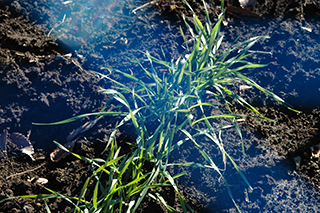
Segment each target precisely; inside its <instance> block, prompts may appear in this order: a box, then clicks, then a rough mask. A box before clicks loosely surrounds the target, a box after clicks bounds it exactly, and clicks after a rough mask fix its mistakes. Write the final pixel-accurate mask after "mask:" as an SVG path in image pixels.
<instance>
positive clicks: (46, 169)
mask: <svg viewBox="0 0 320 213" xmlns="http://www.w3.org/2000/svg"><path fill="white" fill-rule="evenodd" d="M257 2H258V3H257V6H256V7H255V9H254V10H253V11H254V12H256V13H257V14H260V15H261V16H262V17H267V18H281V19H286V18H291V19H297V20H303V19H308V18H313V19H318V20H319V18H320V12H319V11H320V10H319V9H320V4H318V3H317V2H315V1H305V2H304V3H301V2H300V1H298V0H294V1H292V0H281V1H264V0H263V1H257ZM0 3H1V7H0V63H1V70H0V131H2V130H4V129H6V130H8V132H9V134H10V133H11V134H12V133H14V132H19V133H21V134H23V135H25V136H27V135H28V134H29V135H30V141H31V142H32V143H33V146H34V148H35V155H34V157H35V159H36V160H35V161H32V160H31V159H30V158H29V156H27V155H24V154H22V153H20V151H19V150H17V148H16V147H15V145H14V144H13V143H12V141H11V139H10V138H9V139H8V147H7V153H1V155H2V158H1V159H0V160H1V164H0V167H1V174H2V175H1V177H0V200H1V199H4V198H7V197H11V196H17V195H24V194H40V193H47V191H46V190H45V189H44V186H45V187H47V188H50V189H54V190H55V191H57V192H59V193H61V194H64V195H72V196H77V195H79V193H80V191H81V187H82V184H83V183H84V181H85V180H86V178H87V177H88V176H89V175H91V173H90V165H88V164H86V163H84V162H82V161H80V160H77V159H75V158H74V157H72V156H69V157H67V158H65V159H64V160H62V161H60V162H58V163H53V162H51V161H50V158H49V153H50V151H51V150H53V149H54V148H55V145H54V143H53V140H55V141H58V142H61V143H63V142H65V140H66V138H67V136H68V135H69V133H70V132H71V131H72V130H73V129H76V128H77V127H79V126H80V125H82V124H83V123H85V122H86V121H88V118H85V119H83V120H79V121H77V122H73V123H71V124H68V125H58V126H35V125H32V123H33V122H54V121H60V120H63V119H66V118H70V117H72V116H75V115H79V114H82V113H87V112H94V111H98V110H99V109H101V107H102V106H103V105H104V104H105V103H106V102H107V100H108V97H106V96H103V95H101V94H99V93H98V92H97V91H98V89H99V86H101V85H103V86H105V85H108V84H109V85H110V83H108V82H104V81H103V80H101V79H99V78H98V77H97V76H95V75H93V74H92V73H90V72H88V71H86V70H89V69H92V70H101V66H107V67H114V68H120V69H121V70H124V71H125V72H127V73H132V72H133V70H135V66H134V65H132V63H130V62H129V60H126V57H129V58H133V59H134V58H141V57H142V54H141V53H139V52H137V51H136V50H141V51H146V50H148V51H150V52H151V53H152V54H153V55H155V56H159V57H160V56H161V49H159V48H160V47H162V48H163V49H164V51H165V53H166V55H167V57H168V58H177V57H178V56H179V54H181V53H183V49H182V48H181V44H182V42H183V41H182V39H181V36H180V33H179V24H181V25H182V19H181V13H184V14H187V15H188V14H189V13H188V10H187V9H186V6H185V5H184V4H183V3H182V2H181V1H168V0H161V1H160V0H158V3H157V4H156V5H155V4H154V5H152V6H151V8H148V10H147V9H146V10H144V11H143V12H144V14H143V15H140V14H139V15H137V16H136V17H133V18H132V17H131V18H130V17H128V15H129V14H130V11H132V9H135V8H136V7H138V6H140V5H142V4H144V3H146V1H135V2H134V3H132V2H130V1H129V4H125V5H123V6H122V10H121V11H122V13H121V16H115V17H114V19H115V20H114V22H113V25H112V26H110V27H109V28H108V30H109V31H110V33H109V34H108V35H107V36H106V35H105V34H103V33H104V32H101V34H99V33H97V34H95V35H94V36H93V37H95V39H96V40H95V42H94V43H92V41H91V40H90V39H91V38H88V39H87V40H84V41H83V40H81V39H80V38H79V37H80V36H78V37H77V36H72V35H67V36H65V34H66V33H65V34H63V32H62V33H61V34H59V33H57V34H56V35H57V37H58V38H59V39H58V40H57V39H54V38H53V35H54V32H53V33H52V34H51V38H50V37H48V34H49V32H50V30H51V29H52V25H49V23H50V22H51V23H58V18H55V16H50V13H52V12H50V11H57V10H59V8H60V9H61V7H62V9H63V8H64V7H68V6H62V5H61V3H56V2H53V5H51V7H53V8H54V9H53V10H49V9H48V8H46V7H42V6H43V5H49V4H46V1H37V2H33V1H0ZM189 3H190V4H191V6H192V7H193V8H194V9H195V10H196V11H197V13H199V14H202V15H203V14H204V13H203V7H202V4H201V2H200V1H190V2H189ZM208 5H209V11H210V13H211V14H212V16H213V17H214V16H215V15H216V14H218V13H219V12H220V2H219V1H212V2H210V3H209V4H208ZM226 5H227V6H239V3H238V2H237V1H228V2H226ZM110 7H111V6H110ZM37 17H42V18H41V19H44V18H45V17H46V18H47V20H46V21H45V22H41V23H40V21H39V20H38V21H37V22H39V23H37V22H35V21H34V20H36V18H37ZM60 18H61V17H60ZM160 18H161V19H163V21H161V22H159V21H157V20H158V19H160ZM226 19H227V21H228V22H229V23H232V21H233V19H241V20H242V19H248V17H239V15H237V14H234V13H229V14H227V17H226ZM119 20H120V21H119ZM121 20H122V21H121ZM249 21H251V20H250V17H249ZM34 22H35V23H34ZM50 26H51V27H50ZM155 34H157V35H159V36H158V37H154V36H153V35H155ZM142 35H143V37H142ZM59 36H60V37H59ZM127 37H128V38H130V39H129V41H128V42H123V41H124V38H127ZM62 39H65V40H64V41H63V42H62ZM79 39H80V41H79ZM65 42H66V43H68V42H69V43H72V45H73V46H72V48H70V47H69V48H66V47H65V46H64V45H63V44H64V43H65ZM75 49H76V50H77V51H74V50H75ZM105 50H108V51H105ZM70 52H71V54H69V53H70ZM80 54H82V55H84V56H85V58H84V59H83V58H82V57H80V56H79V55H80ZM133 74H134V75H136V76H139V77H141V78H143V76H141V73H136V72H135V71H134V73H133ZM265 75H267V76H268V75H273V74H272V73H270V74H268V73H265ZM114 77H115V78H120V77H119V76H114ZM275 92H276V91H275ZM251 93H253V94H251ZM255 96H259V94H254V91H251V92H249V91H248V92H247V93H246V98H248V99H249V100H252V101H255V99H254V98H252V97H255ZM257 106H258V107H259V110H260V112H261V113H262V114H263V115H264V116H266V117H269V118H272V119H274V122H269V121H262V120H256V119H248V120H246V122H245V125H246V130H245V131H249V129H250V131H251V132H255V133H257V134H258V135H259V137H260V138H263V139H264V146H265V147H271V148H272V149H275V150H276V151H277V153H278V154H279V155H281V156H283V157H284V158H287V159H290V160H291V162H292V164H293V165H295V163H294V162H295V161H294V159H297V158H296V157H297V156H299V157H300V158H301V160H300V161H299V165H297V166H296V170H297V171H298V172H301V174H305V175H306V177H307V178H308V179H309V181H310V182H311V183H312V184H314V185H315V186H316V187H320V181H319V180H320V172H319V171H320V170H319V161H320V156H319V154H318V150H319V147H318V146H316V145H318V144H319V139H320V138H319V137H320V136H319V125H320V123H319V116H320V111H319V110H318V109H307V110H304V111H303V113H301V114H299V115H297V114H296V113H293V112H291V111H289V110H286V109H285V108H284V107H282V106H277V105H274V106H268V107H266V106H263V105H261V104H257ZM235 111H236V112H240V113H248V112H247V111H245V110H244V109H241V108H240V107H237V108H236V109H235ZM116 121H117V118H113V117H104V118H103V119H101V120H100V121H99V122H98V123H97V125H96V126H95V128H93V129H92V130H90V131H88V132H86V133H84V134H83V135H82V137H81V138H80V139H79V140H78V141H77V142H76V145H75V148H74V151H75V152H76V153H79V154H81V155H84V156H87V157H103V156H101V150H103V149H104V143H103V142H101V141H106V140H107V139H108V136H109V134H110V132H111V131H112V130H113V127H114V124H115V123H116ZM231 134H232V133H231ZM119 137H120V139H122V141H127V140H130V133H128V130H127V129H124V130H123V131H122V132H121V133H120V134H119ZM120 141H121V140H120ZM180 151H181V152H182V153H183V155H185V156H186V157H185V160H188V157H187V156H188V155H191V154H192V153H193V152H194V150H192V149H190V150H180ZM240 151H241V148H240ZM38 178H46V179H47V180H48V183H47V184H45V185H41V184H39V183H37V180H38ZM191 185H192V184H191ZM192 191H193V190H192V187H185V188H184V190H182V193H183V195H184V196H185V198H186V199H187V202H189V203H190V204H192V206H193V207H194V208H195V210H196V211H197V212H205V210H203V209H201V205H200V204H199V202H198V199H200V198H201V199H202V200H205V201H206V202H214V200H215V199H214V198H211V197H210V198H209V197H206V195H205V194H201V195H199V194H198V195H197V194H195V193H192ZM161 193H163V195H164V197H165V198H169V199H168V200H169V201H170V202H171V203H170V205H172V206H174V207H175V208H177V209H180V207H179V204H178V198H177V196H176V195H175V194H174V193H173V191H172V190H171V189H164V190H163V191H161ZM47 202H48V205H49V207H50V209H51V211H53V212H67V211H68V210H70V209H71V208H72V206H71V205H70V204H69V203H67V202H66V201H63V200H59V199H58V200H56V199H52V200H47ZM252 209H253V210H254V207H252ZM151 210H152V211H153V212H165V210H164V209H163V207H162V206H161V205H160V204H158V203H155V202H154V201H152V200H151V199H150V200H146V202H145V203H143V204H142V206H141V209H139V212H150V211H151ZM0 212H45V209H44V205H43V201H42V200H41V199H16V200H12V201H9V202H5V203H4V204H3V205H1V206H0ZM253 212H254V211H253Z"/></svg>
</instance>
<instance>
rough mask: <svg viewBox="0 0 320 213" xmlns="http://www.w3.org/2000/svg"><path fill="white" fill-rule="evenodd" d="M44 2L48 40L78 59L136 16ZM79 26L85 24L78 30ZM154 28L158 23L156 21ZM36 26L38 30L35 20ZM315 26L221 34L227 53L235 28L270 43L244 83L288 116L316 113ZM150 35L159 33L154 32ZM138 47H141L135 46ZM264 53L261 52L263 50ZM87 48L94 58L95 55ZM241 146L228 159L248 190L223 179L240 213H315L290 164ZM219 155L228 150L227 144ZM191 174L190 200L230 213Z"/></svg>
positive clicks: (255, 145)
mask: <svg viewBox="0 0 320 213" xmlns="http://www.w3.org/2000/svg"><path fill="white" fill-rule="evenodd" d="M47 2H48V5H49V7H50V8H51V6H54V7H53V8H54V9H55V10H54V11H50V15H49V16H48V19H49V20H51V21H50V23H49V24H48V25H47V26H46V27H47V28H48V29H51V30H50V31H49V32H48V34H50V36H55V37H56V38H58V40H59V41H60V42H61V43H63V44H64V45H66V46H67V47H68V48H71V49H72V51H75V52H80V49H81V48H80V47H81V46H82V45H83V44H86V45H87V46H89V47H90V42H92V43H96V40H95V39H96V36H95V33H96V32H100V33H101V32H104V33H105V35H106V37H107V36H109V37H111V38H114V41H116V40H119V38H120V37H121V35H120V36H119V35H111V34H110V31H111V29H112V30H113V32H114V31H115V30H116V29H114V28H115V26H118V25H117V23H118V22H120V21H123V20H129V19H131V17H136V16H140V15H135V14H132V13H130V11H128V10H123V5H124V4H125V3H126V2H125V1H117V0H107V1H98V0H89V1H88V0H86V1H62V2H61V1H59V2H57V1H54V0H52V1H47ZM97 5H98V6H97ZM142 12H143V11H142ZM123 17H125V19H123ZM141 18H143V16H141ZM84 20H90V21H89V22H84ZM45 21H47V20H45ZM161 21H163V20H159V22H161ZM39 22H40V23H39V24H43V23H41V20H40V21H39ZM319 25H320V21H304V22H300V21H297V20H280V19H279V20H265V19H261V20H259V21H252V20H240V21H237V20H234V21H230V22H229V23H228V25H227V26H225V27H223V34H224V36H225V38H224V41H225V44H224V45H225V46H228V45H229V44H231V43H232V41H233V40H235V39H236V38H237V37H238V34H237V33H236V32H237V31H236V28H238V29H240V30H241V32H242V37H241V39H240V40H246V39H248V38H250V37H253V36H260V35H268V36H270V39H267V40H264V41H262V42H261V43H258V44H257V45H255V46H254V47H253V48H252V49H253V50H259V51H262V53H260V54H259V56H253V57H252V58H251V60H252V61H253V62H259V63H264V64H268V66H267V67H265V68H263V69H261V70H259V71H252V73H251V74H250V76H251V77H252V78H253V79H254V80H256V81H257V82H258V83H259V84H260V85H262V86H264V87H266V88H268V89H270V90H272V91H274V92H275V93H277V94H279V96H280V97H283V98H284V99H285V100H286V101H288V102H289V103H291V104H292V105H293V106H295V107H296V108H312V107H316V106H320V98H318V97H320V90H319V85H320V36H319V35H320V31H319V29H320V26H319ZM131 27H134V26H131ZM119 30H122V29H119ZM158 30H160V31H161V29H158ZM73 36H75V37H73ZM150 36H154V37H156V36H158V35H157V34H154V35H150ZM123 39H125V37H123ZM139 39H140V40H143V38H139ZM111 40H112V39H111ZM124 42H125V41H124ZM111 43H112V41H111ZM264 46H266V48H263V47H264ZM90 48H91V49H92V50H94V49H96V48H97V47H95V46H92V47H90ZM99 48H100V49H105V51H106V52H107V51H109V50H110V48H108V47H107V46H106V47H103V45H101V47H99ZM81 54H82V55H81V57H84V58H91V61H90V63H93V64H96V63H97V62H96V61H94V59H95V58H96V59H97V61H101V60H99V58H101V57H102V56H103V55H104V53H101V55H99V56H97V57H92V56H90V54H92V53H90V51H87V52H81ZM94 54H96V53H94ZM105 54H106V55H107V53H105ZM81 57H80V58H81ZM90 63H89V64H90ZM100 66H105V64H101V65H100ZM84 68H86V67H84ZM89 68H90V67H89ZM264 70H265V71H267V72H264ZM230 131H231V130H230ZM235 134H236V133H233V135H235ZM226 140H227V141H230V142H229V143H238V141H239V138H231V140H229V139H228V138H227V139H226ZM235 141H237V142H235ZM244 143H245V144H246V148H247V151H246V156H245V157H242V153H241V146H238V147H237V150H238V151H234V149H233V145H232V146H231V147H232V149H231V150H230V153H231V155H232V156H233V157H234V158H235V159H236V163H237V164H238V165H239V167H240V168H241V169H242V171H243V172H244V174H245V175H246V177H247V178H248V181H249V182H250V184H251V186H252V188H253V190H250V189H249V187H248V186H247V185H246V184H245V183H244V181H243V180H242V179H241V178H240V176H239V175H238V173H237V172H236V171H235V170H234V169H232V168H231V167H230V165H229V166H228V169H227V170H226V171H225V172H224V175H225V177H226V179H227V181H228V182H229V184H230V188H231V191H232V194H233V196H234V198H235V201H236V203H237V204H238V205H239V206H240V208H241V209H242V210H243V212H320V204H318V203H319V201H320V196H319V193H318V192H317V191H316V189H314V187H312V186H311V185H310V184H309V183H307V182H306V181H305V179H304V178H303V177H302V176H301V175H300V174H298V173H297V172H295V167H294V165H293V164H292V163H291V162H289V161H288V160H286V159H284V158H283V157H281V156H279V155H278V154H277V153H276V152H275V151H273V150H270V149H268V148H266V147H264V146H263V140H260V139H258V138H257V137H255V136H254V135H252V134H248V135H247V136H246V137H245V141H244ZM226 147H227V149H228V145H227V144H226ZM209 153H210V151H209ZM220 166H221V165H220ZM197 173H199V174H200V173H201V176H197V175H193V176H192V177H191V179H190V180H189V181H191V182H190V183H183V178H182V179H181V182H182V184H183V185H186V188H189V190H190V191H191V192H193V193H195V194H197V193H199V192H201V194H199V199H200V201H206V202H207V203H206V205H207V206H208V209H209V211H212V212H235V208H234V206H233V203H232V202H231V199H230V197H229V195H228V193H227V191H226V189H225V185H224V183H223V182H221V181H219V177H218V176H217V174H216V173H215V172H214V171H207V170H205V171H201V172H200V171H199V170H197V169H195V170H194V174H197Z"/></svg>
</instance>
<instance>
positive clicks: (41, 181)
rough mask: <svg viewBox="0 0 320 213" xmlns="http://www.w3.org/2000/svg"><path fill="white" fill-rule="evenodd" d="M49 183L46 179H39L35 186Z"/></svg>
mask: <svg viewBox="0 0 320 213" xmlns="http://www.w3.org/2000/svg"><path fill="white" fill-rule="evenodd" d="M48 182H49V181H48V179H46V178H39V179H38V180H37V181H36V183H37V184H40V185H44V184H46V183H48Z"/></svg>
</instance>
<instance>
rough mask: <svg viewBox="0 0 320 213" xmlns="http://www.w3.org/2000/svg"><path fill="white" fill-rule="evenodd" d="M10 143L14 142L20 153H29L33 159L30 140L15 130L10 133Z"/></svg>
mask: <svg viewBox="0 0 320 213" xmlns="http://www.w3.org/2000/svg"><path fill="white" fill-rule="evenodd" d="M11 139H12V143H14V144H16V145H17V146H18V147H19V149H20V150H21V152H22V153H24V154H27V155H29V157H30V158H31V159H32V160H34V158H33V156H32V154H33V153H34V149H33V146H32V144H31V143H30V141H29V140H28V139H27V138H26V137H25V136H24V135H23V134H21V133H18V132H15V133H12V134H11Z"/></svg>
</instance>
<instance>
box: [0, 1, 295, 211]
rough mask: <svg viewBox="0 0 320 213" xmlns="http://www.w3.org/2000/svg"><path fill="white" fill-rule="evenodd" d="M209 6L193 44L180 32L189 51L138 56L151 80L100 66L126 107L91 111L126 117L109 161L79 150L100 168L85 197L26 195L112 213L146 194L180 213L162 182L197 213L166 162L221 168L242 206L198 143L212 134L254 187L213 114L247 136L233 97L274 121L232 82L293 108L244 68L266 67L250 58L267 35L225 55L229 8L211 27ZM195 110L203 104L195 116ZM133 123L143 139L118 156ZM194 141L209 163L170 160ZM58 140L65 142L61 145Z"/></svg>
mask: <svg viewBox="0 0 320 213" xmlns="http://www.w3.org/2000/svg"><path fill="white" fill-rule="evenodd" d="M185 3H186V5H187V6H188V7H189V8H190V10H192V8H191V7H190V5H189V4H188V3H187V2H185ZM204 7H205V10H206V22H205V23H204V24H202V23H201V21H200V20H199V18H198V17H197V15H196V14H195V13H194V12H193V27H191V26H190V25H189V23H188V22H187V21H185V24H186V26H187V28H188V30H189V32H190V35H191V36H192V39H193V45H192V47H189V44H188V42H187V41H186V38H185V36H184V33H183V31H182V30H181V33H182V35H183V38H184V40H185V41H186V42H185V45H186V49H187V51H188V54H187V55H185V56H184V57H183V58H179V59H178V60H175V61H174V60H171V61H170V62H169V61H167V60H162V59H157V58H154V57H152V56H151V55H150V54H149V53H148V52H146V53H145V57H146V59H145V60H142V61H139V60H136V61H133V63H138V64H139V65H140V66H141V69H142V70H143V72H144V73H145V74H146V75H147V76H148V81H143V80H141V79H139V78H137V77H134V76H131V75H129V74H127V73H124V72H122V71H120V70H116V69H111V68H106V69H107V70H109V71H110V72H111V73H117V74H120V75H122V76H123V77H124V78H127V79H128V80H130V81H131V83H132V84H131V86H127V85H125V84H123V83H121V82H118V81H116V80H114V79H112V78H111V77H109V76H108V75H104V74H102V73H98V72H94V73H96V74H97V75H99V76H101V77H102V78H106V79H108V80H109V81H111V82H113V85H114V86H113V88H111V89H101V90H100V92H101V93H103V94H107V95H110V96H111V99H110V101H112V100H116V101H117V102H118V103H119V106H122V108H120V107H119V106H116V107H115V108H114V109H113V110H111V111H108V112H106V111H104V110H105V109H106V107H104V108H103V109H102V110H101V112H98V113H91V114H86V115H85V116H89V115H95V116H98V115H118V116H123V119H122V120H121V122H120V123H119V124H117V126H116V128H115V130H114V131H113V133H112V134H111V136H110V140H109V141H108V143H107V147H109V148H110V153H109V157H108V158H107V159H88V158H85V157H81V156H79V155H77V154H74V153H73V155H74V156H76V157H78V158H80V159H82V160H85V161H87V162H88V163H90V164H92V167H93V173H92V175H91V177H89V178H88V179H87V181H86V182H85V184H84V186H83V189H82V192H81V194H80V196H79V197H77V198H76V197H66V196H63V195H61V194H58V193H56V192H54V191H52V190H49V189H48V190H49V191H50V192H51V193H52V194H48V195H37V196H33V195H29V196H19V197H42V198H58V197H59V198H64V199H66V200H68V201H69V202H71V203H72V204H73V205H74V206H75V208H74V210H75V211H79V212H100V211H102V212H113V211H115V210H116V209H118V210H119V212H134V211H135V210H136V209H137V208H138V206H139V204H140V203H141V201H142V200H143V198H144V197H145V196H150V197H152V198H154V199H156V200H158V201H159V202H160V203H162V204H163V205H164V206H165V207H166V208H167V209H168V211H170V212H176V210H174V209H173V208H172V207H170V206H168V205H167V204H166V202H165V200H164V199H163V198H162V197H161V196H160V194H159V193H158V192H157V190H156V189H157V188H158V187H162V186H167V185H168V184H169V185H170V186H172V187H173V188H174V189H175V191H176V192H177V194H178V196H179V198H180V202H181V206H182V209H183V212H187V211H188V210H189V211H191V212H192V209H191V208H190V206H189V205H188V204H187V203H186V202H185V201H184V199H183V198H182V196H181V195H180V193H179V191H178V188H177V186H176V184H175V181H174V179H175V178H177V177H179V176H181V175H183V174H184V173H182V174H179V175H177V176H174V177H173V176H172V175H171V174H170V173H169V172H168V170H167V167H168V166H193V167H199V168H209V169H213V170H214V171H216V172H217V173H218V174H219V175H220V177H221V178H222V179H223V180H224V182H225V184H226V187H227V190H228V193H229V195H230V198H231V199H232V201H233V202H234V204H235V206H237V205H236V202H235V201H234V200H233V197H232V194H231V191H230V188H229V186H228V184H227V180H225V178H224V177H223V175H222V173H221V169H220V168H219V167H218V166H217V164H216V163H215V162H214V159H212V158H211V157H210V156H209V155H208V154H207V153H206V152H205V151H204V150H203V149H202V147H201V146H200V145H199V141H198V140H199V138H201V137H207V138H208V139H209V140H211V141H212V144H213V145H215V146H216V147H217V149H218V150H219V151H220V153H221V155H222V157H223V161H224V163H225V162H226V161H227V160H229V161H230V162H231V163H232V164H233V166H234V167H235V169H236V170H237V171H238V173H239V174H240V175H241V177H242V178H243V180H244V181H245V183H246V184H247V185H248V187H251V186H250V184H249V182H248V180H247V179H246V177H245V176H244V174H243V173H242V172H241V170H240V169H239V168H238V167H237V165H236V163H235V162H234V161H233V159H232V157H231V156H230V155H229V154H228V153H227V152H226V151H225V149H224V146H223V143H222V141H221V140H220V139H219V136H218V135H217V132H219V131H220V127H215V126H214V125H213V124H212V122H211V120H212V119H217V118H227V119H230V122H231V126H233V127H235V128H236V130H237V132H238V133H239V135H240V137H241V139H242V135H241V131H240V128H239V125H238V122H237V118H239V117H246V115H237V114H234V113H233V112H232V110H231V107H230V106H231V103H230V102H229V101H228V100H229V99H230V98H231V99H232V100H234V101H236V102H237V103H238V104H240V105H242V106H244V107H246V108H248V109H249V110H251V111H253V112H254V113H256V116H254V117H257V118H261V119H267V118H263V117H262V116H261V114H260V113H259V112H258V111H257V110H256V109H255V108H254V107H253V106H251V105H250V104H249V103H247V102H246V101H245V100H244V99H243V98H242V97H241V96H240V95H238V94H237V91H232V90H231V89H229V88H228V87H229V86H230V85H234V84H235V83H242V84H247V85H250V86H253V87H255V88H257V89H259V90H261V91H262V92H264V93H266V94H267V95H270V96H272V97H273V98H274V99H275V100H276V101H278V102H280V103H282V104H284V105H285V106H287V107H288V108H290V106H289V105H288V104H286V103H285V102H284V101H283V100H282V99H281V98H280V97H278V96H277V95H275V94H273V93H272V92H270V91H268V90H266V89H264V88H262V87H261V86H259V85H258V84H257V83H255V82H254V81H252V80H251V79H249V78H247V77H246V76H245V75H244V73H243V71H245V70H246V69H248V68H261V67H264V65H260V64H252V63H250V62H248V61H246V60H245V58H246V57H248V56H249V55H251V54H253V53H248V50H249V49H250V48H251V47H252V46H253V45H254V44H255V43H256V42H257V41H259V40H261V39H266V38H268V37H266V36H259V37H254V38H251V39H249V40H247V41H245V42H243V43H241V44H240V45H237V46H236V47H234V46H235V45H234V44H235V43H236V42H234V44H233V45H231V46H230V47H229V48H228V49H227V50H225V51H224V52H222V53H221V51H219V48H220V45H221V43H222V39H223V37H222V36H220V26H221V22H222V19H223V14H221V15H220V17H219V18H218V20H217V22H216V23H215V25H212V23H211V21H210V19H209V15H208V12H207V9H206V5H205V3H204ZM222 8H223V1H222ZM238 50H240V52H239V53H237V51H238ZM231 55H232V56H231ZM164 58H165V57H164ZM143 62H148V63H149V65H150V67H149V68H146V67H145V66H143ZM155 65H157V66H163V67H164V68H165V69H166V70H167V72H166V73H163V74H162V75H160V74H159V72H157V70H156V68H155V67H157V66H155ZM208 96H212V97H215V100H218V101H217V102H209V101H208ZM228 97H229V98H228ZM123 107H124V109H125V110H122V111H117V109H123ZM205 107H209V108H210V107H219V108H221V107H224V108H225V109H226V111H227V113H226V114H218V115H208V114H207V113H206V112H205V110H204V108H205ZM194 109H197V110H196V114H195V110H194ZM83 117H84V115H80V116H76V117H74V118H71V119H67V120H65V121H61V122H57V123H51V125H52V124H61V123H67V122H71V121H74V120H76V119H80V118H83ZM151 121H152V122H153V123H155V127H153V128H152V129H151V128H150V126H149V124H150V122H151ZM127 122H131V123H132V126H133V128H134V129H135V131H136V133H137V137H136V140H135V142H134V143H133V146H134V147H135V149H134V151H133V152H132V153H128V154H127V155H126V156H119V152H120V147H118V145H117V143H116V138H115V132H116V131H117V129H118V128H119V127H121V126H122V125H123V124H124V123H127ZM195 124H197V125H195ZM198 124H201V125H198ZM38 125H39V124H38ZM42 125H43V124H42ZM196 126H202V128H197V127H196ZM190 129H191V131H190ZM178 133H182V135H183V138H182V139H181V140H179V141H176V138H175V135H177V134H178ZM200 136H201V137H200ZM187 141H188V142H192V143H193V144H194V145H195V147H196V148H197V149H198V150H199V153H200V154H201V155H202V156H203V158H204V159H205V162H185V163H170V162H169V156H170V153H171V152H172V151H173V150H175V149H176V148H177V147H179V146H181V145H182V144H184V143H186V142H187ZM58 145H59V144H58ZM59 146H60V147H61V148H63V147H62V146H61V145H59ZM244 151H245V150H244V146H243V152H244ZM146 162H150V164H151V165H152V169H151V170H150V171H149V172H146V173H143V172H142V170H141V168H142V167H143V165H144V164H145V163H146ZM102 177H107V178H102ZM90 180H94V190H93V193H92V196H91V199H90V200H86V199H85V194H86V191H87V188H88V187H89V183H90ZM6 200H7V199H6ZM72 200H75V201H76V202H73V201H72ZM3 201H4V200H3ZM3 201H0V202H3ZM237 208H238V207H237ZM238 210H239V208H238ZM239 211H240V210H239Z"/></svg>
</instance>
